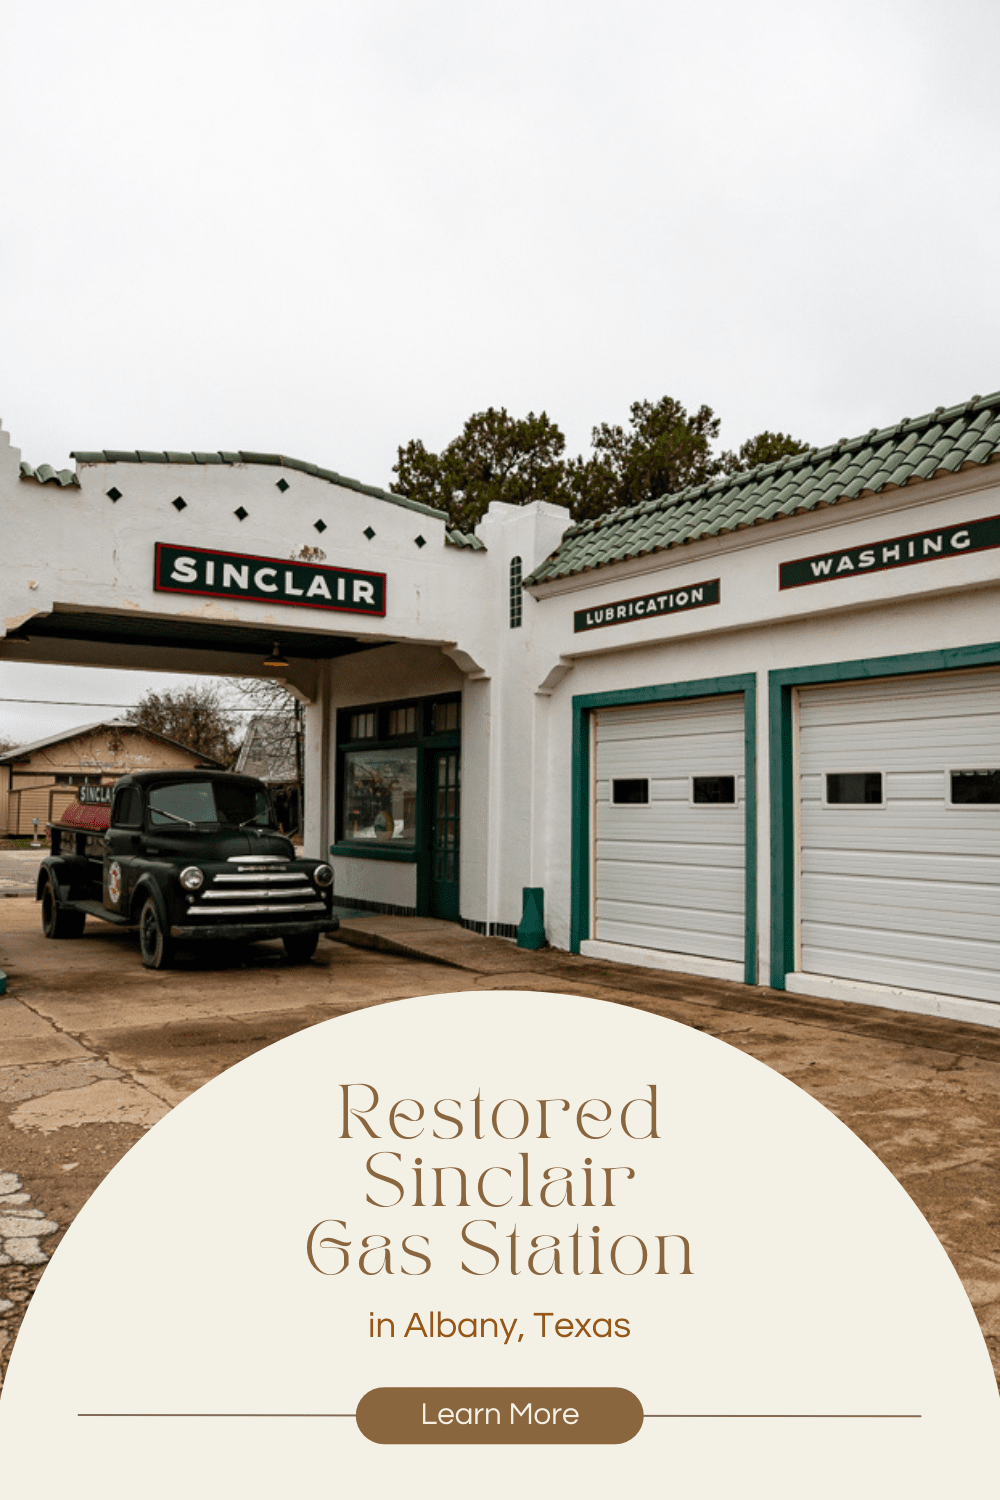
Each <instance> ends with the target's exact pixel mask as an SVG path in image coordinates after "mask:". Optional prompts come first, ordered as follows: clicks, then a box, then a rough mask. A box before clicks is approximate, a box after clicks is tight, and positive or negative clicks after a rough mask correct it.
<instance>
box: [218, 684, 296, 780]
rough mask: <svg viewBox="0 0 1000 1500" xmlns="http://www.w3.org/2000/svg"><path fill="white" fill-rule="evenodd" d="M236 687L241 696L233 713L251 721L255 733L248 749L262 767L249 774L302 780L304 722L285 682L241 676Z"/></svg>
mask: <svg viewBox="0 0 1000 1500" xmlns="http://www.w3.org/2000/svg"><path fill="white" fill-rule="evenodd" d="M235 688H236V691H237V694H238V697H237V700H236V703H235V704H234V712H236V713H239V714H241V716H242V717H243V718H244V720H246V719H247V718H249V726H250V727H251V728H252V731H253V744H252V745H251V746H250V747H249V748H250V750H251V752H252V756H253V761H254V767H258V766H259V767H260V769H251V770H249V771H248V774H249V775H252V776H267V777H269V778H273V777H275V776H279V777H280V778H281V779H283V780H287V781H297V780H299V779H300V778H301V773H302V767H301V765H300V755H301V751H300V744H299V729H300V727H301V719H300V716H299V713H298V710H297V707H296V702H295V698H294V697H293V695H292V694H291V693H290V692H289V691H288V689H287V688H286V687H285V686H284V684H283V683H280V682H275V681H274V679H273V678H267V677H241V678H240V679H239V680H238V682H237V683H236V684H235ZM247 711H249V713H248V712H247ZM248 732H249V729H248Z"/></svg>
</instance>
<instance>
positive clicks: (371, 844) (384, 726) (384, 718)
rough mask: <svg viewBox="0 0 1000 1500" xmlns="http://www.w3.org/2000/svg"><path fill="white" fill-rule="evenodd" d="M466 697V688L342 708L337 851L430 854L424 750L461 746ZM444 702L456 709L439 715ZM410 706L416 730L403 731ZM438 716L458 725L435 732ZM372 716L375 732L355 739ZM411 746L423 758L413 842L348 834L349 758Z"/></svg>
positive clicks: (420, 858) (357, 855) (368, 855)
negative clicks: (355, 733)
mask: <svg viewBox="0 0 1000 1500" xmlns="http://www.w3.org/2000/svg"><path fill="white" fill-rule="evenodd" d="M461 701H462V695H461V693H460V692H449V693H430V694H427V695H425V696H423V697H419V698H412V697H411V698H398V699H391V700H389V701H387V702H385V703H363V704H352V705H351V706H350V707H348V708H341V709H338V710H337V723H336V728H337V750H336V778H335V793H334V807H335V818H334V829H335V835H334V842H333V843H332V844H331V845H330V853H331V854H342V855H348V856H350V857H351V858H354V859H387V860H394V861H397V862H400V863H409V864H417V865H418V866H420V865H421V864H422V863H425V862H426V861H427V860H428V859H429V857H430V856H429V854H428V853H427V849H426V843H427V836H428V831H427V828H426V811H425V803H426V800H427V799H426V788H425V784H424V783H425V769H424V767H425V759H426V757H425V755H424V751H425V750H450V749H458V750H460V749H461V723H462V715H461ZM438 704H448V705H452V704H454V705H455V709H456V711H455V712H454V713H452V712H451V711H449V712H448V713H447V714H441V715H437V716H436V715H435V706H436V705H438ZM408 711H413V720H412V722H413V723H414V724H415V730H414V732H413V733H412V734H404V733H399V729H400V726H401V724H402V723H407V722H410V720H409V717H408ZM404 716H406V717H404ZM435 717H439V718H445V719H446V720H449V721H451V722H453V723H454V726H455V727H454V728H453V729H450V730H447V731H444V732H438V733H435V727H436V726H435ZM372 718H373V719H374V734H372V735H367V734H366V735H365V737H364V738H352V731H353V730H354V728H355V726H358V727H360V728H363V729H367V728H369V727H370V725H371V719H372ZM410 747H415V751H416V761H417V793H416V828H415V834H414V838H413V840H412V842H411V841H407V842H405V843H404V842H403V841H402V840H393V839H386V840H385V841H384V842H382V841H380V840H375V839H372V840H361V839H350V838H345V837H344V806H343V803H344V778H345V764H346V757H347V756H348V755H349V754H351V753H352V752H356V751H364V752H366V753H367V752H371V753H377V752H379V751H384V752H385V753H386V755H393V754H395V753H397V752H399V751H400V750H404V749H407V748H410Z"/></svg>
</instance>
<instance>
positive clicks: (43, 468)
mask: <svg viewBox="0 0 1000 1500" xmlns="http://www.w3.org/2000/svg"><path fill="white" fill-rule="evenodd" d="M21 478H22V479H37V481H38V483H39V484H60V485H62V486H63V488H64V489H65V487H66V485H68V484H76V485H78V484H79V483H80V481H79V479H77V477H76V475H75V474H74V473H73V470H72V469H54V468H53V467H52V465H51V464H39V465H38V468H37V469H33V468H32V467H31V465H30V464H26V463H24V462H23V461H22V463H21Z"/></svg>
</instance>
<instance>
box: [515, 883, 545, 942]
mask: <svg viewBox="0 0 1000 1500" xmlns="http://www.w3.org/2000/svg"><path fill="white" fill-rule="evenodd" d="M523 901H524V910H523V912H522V914H521V925H520V926H519V927H518V929H517V946H518V947H519V948H544V947H545V891H544V890H543V889H542V887H541V886H540V885H526V886H525V887H524V892H523Z"/></svg>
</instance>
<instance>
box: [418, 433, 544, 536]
mask: <svg viewBox="0 0 1000 1500" xmlns="http://www.w3.org/2000/svg"><path fill="white" fill-rule="evenodd" d="M565 447H566V439H565V437H564V436H563V434H562V433H561V432H560V430H559V428H558V427H557V426H556V424H555V423H554V422H551V421H550V420H549V418H548V417H547V416H546V414H545V412H539V414H538V415H537V416H536V415H535V413H534V412H532V411H529V413H528V415H527V416H526V417H512V416H510V415H509V414H508V412H507V408H506V407H505V406H501V407H500V409H499V410H497V408H496V407H494V406H490V407H488V408H487V409H486V411H480V412H476V413H475V414H474V415H473V416H471V417H470V418H469V419H468V421H467V422H466V424H465V426H464V427H463V429H462V431H461V433H460V434H459V436H458V437H457V438H453V439H452V441H451V442H450V443H449V444H448V445H447V447H446V448H443V449H442V451H441V452H440V453H430V452H428V450H427V449H426V448H425V447H424V445H423V443H422V442H421V441H420V439H419V438H415V439H413V440H412V441H411V442H409V443H407V444H406V446H405V447H403V448H400V449H399V456H398V459H397V461H396V463H394V464H393V466H392V471H393V473H394V474H395V475H396V476H397V477H396V479H395V480H393V482H392V484H391V485H390V489H391V490H392V492H393V494H396V495H406V496H407V498H408V499H410V500H420V501H422V502H423V504H424V505H433V506H435V507H436V508H437V509H438V510H443V511H446V512H447V514H448V518H449V521H450V523H451V525H452V526H456V527H458V528H459V530H462V531H471V529H472V528H473V526H475V525H476V524H477V523H478V522H479V521H481V520H482V518H483V516H484V515H485V514H486V511H487V510H488V509H489V507H490V505H491V504H492V503H493V501H494V500H501V501H504V502H505V503H506V504H508V505H526V504H528V502H529V501H531V500H553V501H555V502H556V503H557V504H566V503H567V502H568V499H569V495H568V492H567V488H566V466H565V464H564V462H563V459H562V454H563V450H564V448H565Z"/></svg>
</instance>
